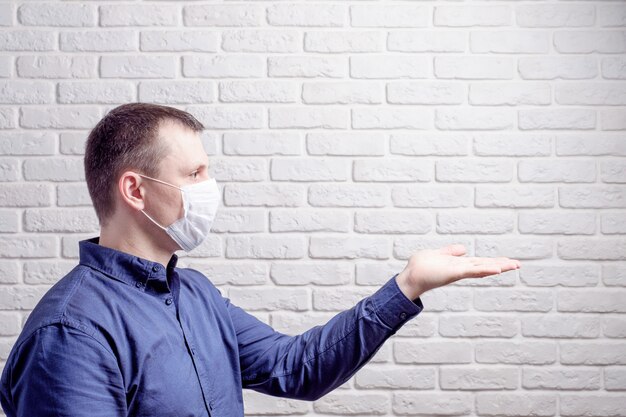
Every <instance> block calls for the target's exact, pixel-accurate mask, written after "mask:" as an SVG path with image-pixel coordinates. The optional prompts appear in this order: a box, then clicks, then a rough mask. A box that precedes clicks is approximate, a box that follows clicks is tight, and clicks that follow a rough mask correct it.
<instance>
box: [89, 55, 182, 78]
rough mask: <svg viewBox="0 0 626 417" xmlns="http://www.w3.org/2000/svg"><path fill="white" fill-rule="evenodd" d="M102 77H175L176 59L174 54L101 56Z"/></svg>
mask: <svg viewBox="0 0 626 417" xmlns="http://www.w3.org/2000/svg"><path fill="white" fill-rule="evenodd" d="M100 76H101V77H102V78H174V77H175V76H176V59H175V58H174V57H173V56H143V55H141V56H140V55H135V56H103V57H101V58H100Z"/></svg>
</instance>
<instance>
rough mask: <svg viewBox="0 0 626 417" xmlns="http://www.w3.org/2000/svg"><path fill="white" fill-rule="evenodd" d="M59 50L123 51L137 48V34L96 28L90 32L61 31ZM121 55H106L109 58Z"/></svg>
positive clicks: (128, 31)
mask: <svg viewBox="0 0 626 417" xmlns="http://www.w3.org/2000/svg"><path fill="white" fill-rule="evenodd" d="M59 43H60V49H61V51H66V52H125V51H136V50H137V48H138V44H139V42H138V40H137V34H136V32H135V31H130V30H97V31H92V32H61V33H60V34H59ZM116 58H117V59H121V58H123V57H108V59H109V60H111V59H116Z"/></svg>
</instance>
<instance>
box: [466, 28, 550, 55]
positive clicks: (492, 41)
mask: <svg viewBox="0 0 626 417" xmlns="http://www.w3.org/2000/svg"><path fill="white" fill-rule="evenodd" d="M550 40H551V34H550V33H548V32H533V31H528V30H499V31H497V32H495V31H489V30H485V31H482V30H481V31H476V32H472V33H470V50H471V51H472V52H473V53H480V54H484V53H495V54H547V53H548V52H550Z"/></svg>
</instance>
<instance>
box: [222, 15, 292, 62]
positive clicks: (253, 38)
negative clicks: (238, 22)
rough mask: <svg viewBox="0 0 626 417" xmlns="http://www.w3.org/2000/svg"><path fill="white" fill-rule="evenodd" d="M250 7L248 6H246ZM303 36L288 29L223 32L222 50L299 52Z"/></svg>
mask: <svg viewBox="0 0 626 417" xmlns="http://www.w3.org/2000/svg"><path fill="white" fill-rule="evenodd" d="M246 7H248V6H246ZM301 47H302V35H301V33H300V32H298V31H295V30H287V29H281V30H277V29H241V30H240V29H236V30H224V31H223V32H222V50H224V51H226V52H266V53H287V52H299V51H300V50H301Z"/></svg>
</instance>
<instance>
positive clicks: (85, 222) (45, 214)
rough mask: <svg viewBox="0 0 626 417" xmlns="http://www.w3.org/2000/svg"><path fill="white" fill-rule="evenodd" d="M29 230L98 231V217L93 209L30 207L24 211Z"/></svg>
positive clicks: (25, 225) (25, 226)
mask: <svg viewBox="0 0 626 417" xmlns="http://www.w3.org/2000/svg"><path fill="white" fill-rule="evenodd" d="M24 230H26V231H27V232H62V233H63V232H65V233H67V232H70V233H75V232H83V233H86V232H97V231H98V230H99V224H98V219H97V217H96V213H95V212H94V210H93V209H81V210H67V209H46V210H40V209H28V210H26V211H25V212H24Z"/></svg>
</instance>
